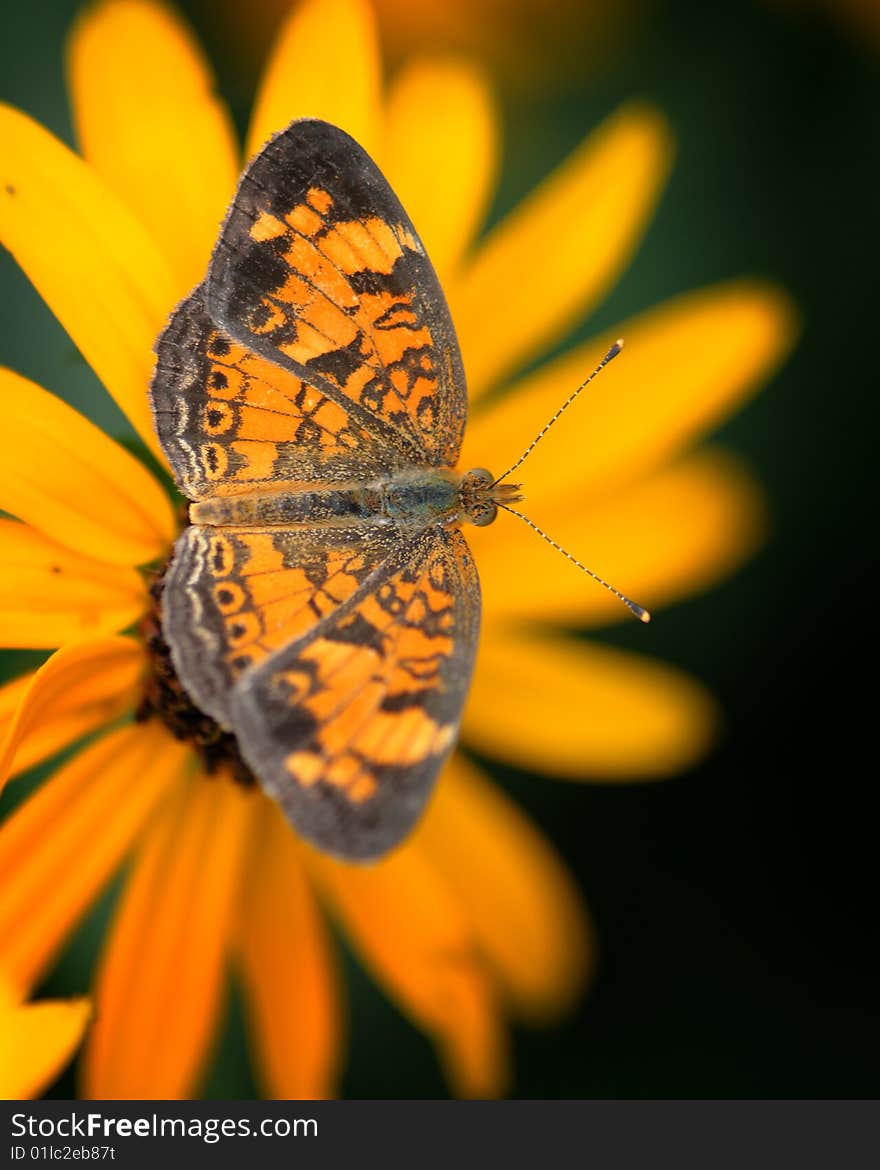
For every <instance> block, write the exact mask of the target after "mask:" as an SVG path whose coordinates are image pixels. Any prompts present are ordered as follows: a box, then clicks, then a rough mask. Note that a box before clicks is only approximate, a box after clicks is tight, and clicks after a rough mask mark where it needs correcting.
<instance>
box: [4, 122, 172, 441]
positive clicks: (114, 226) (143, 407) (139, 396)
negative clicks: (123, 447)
mask: <svg viewBox="0 0 880 1170" xmlns="http://www.w3.org/2000/svg"><path fill="white" fill-rule="evenodd" d="M0 242H2V243H3V244H4V245H5V246H6V247H7V248H8V249H9V251H10V252H11V253H12V255H13V256H14V257H15V259H16V260H17V261H18V263H19V264H20V265H21V267H22V268H23V269H24V271H25V272H26V273H27V275H28V277H29V278H30V279H31V281H32V283H33V284H34V286H35V287H36V289H37V291H38V292H39V293H40V295H41V296H42V297H43V299H44V300H45V301H46V303H47V305H48V306H49V308H50V309H51V310H52V312H53V313H54V314H55V316H56V317H57V318H58V320H59V321H60V322H61V324H62V325H63V326H64V328H65V329H66V330H67V332H68V333H69V334H70V336H71V338H72V339H73V341H74V342H75V344H76V345H77V347H78V348H79V350H80V352H81V353H82V355H83V357H84V358H85V359H86V361H87V362H88V363H89V365H90V366H91V367H92V369H93V370H94V371H95V373H96V374H97V375H98V377H99V378H100V379H101V381H102V382H103V383H104V385H105V386H106V387H107V389H108V390H109V391H110V393H111V394H112V395H113V397H114V398H115V399H116V401H117V402H118V403H119V405H120V407H121V408H122V410H123V411H124V412H125V413H126V414H127V415H128V417H129V419H130V420H131V423H132V425H133V426H134V428H135V430H136V431H137V432H138V434H139V435H140V436H141V438H142V439H143V440H144V442H145V443H146V444H147V445H148V446H149V447H150V448H151V449H152V450H153V451H154V452H155V453H156V455H157V456H158V457H159V458H162V455H161V451H160V449H159V444H158V440H157V439H156V434H155V431H154V430H153V423H152V418H151V415H150V406H149V402H148V401H147V384H148V383H149V380H150V371H151V369H152V366H153V354H152V347H153V342H154V341H155V340H156V336H157V334H158V333H159V330H160V329H161V328H162V326H163V325H164V323H165V319H166V318H167V316H168V313H169V312H170V310H171V309H172V307H173V306H174V301H175V298H176V290H177V289H178V282H177V281H175V280H174V278H173V276H172V274H171V272H170V270H169V269H168V267H167V265H166V263H165V260H164V259H163V257H162V255H161V254H160V252H159V250H158V248H157V247H156V245H155V244H154V243H153V241H152V239H151V238H150V236H149V235H148V233H147V231H146V229H145V228H143V227H142V226H141V224H140V223H139V222H138V221H137V220H136V219H135V217H134V216H133V215H132V213H131V212H130V211H129V210H128V209H127V208H126V207H125V206H124V204H123V203H122V202H121V201H120V200H119V198H118V197H117V196H116V195H115V194H113V192H111V191H110V190H109V189H108V188H107V187H106V185H105V184H104V182H103V180H101V179H100V178H99V177H98V175H96V174H95V172H94V171H93V170H92V168H91V167H89V166H88V165H87V164H86V163H84V162H83V161H82V160H81V159H79V158H77V156H76V155H75V154H73V152H72V151H70V150H68V149H67V147H66V146H63V145H62V143H60V142H59V141H58V140H57V138H54V137H53V136H52V135H51V134H50V133H49V132H48V131H47V130H44V129H43V127H42V126H40V125H39V124H38V123H37V122H34V121H33V120H32V119H31V118H28V117H27V115H26V114H22V113H20V112H19V111H18V110H15V109H12V108H11V107H10V106H4V105H0Z"/></svg>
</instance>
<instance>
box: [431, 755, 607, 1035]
mask: <svg viewBox="0 0 880 1170" xmlns="http://www.w3.org/2000/svg"><path fill="white" fill-rule="evenodd" d="M419 840H420V843H421V844H423V845H424V847H425V849H426V850H427V852H428V854H429V855H430V856H431V857H432V859H433V860H434V861H435V862H436V864H437V867H438V869H440V870H441V872H442V873H443V875H444V877H445V878H446V880H447V881H448V882H449V884H450V885H451V886H452V887H453V888H454V889H455V891H456V893H457V895H458V897H459V900H460V901H461V904H462V905H464V906H466V907H467V912H468V917H469V918H470V921H471V925H472V927H473V929H474V930H475V931H476V932H477V936H478V938H479V940H480V945H481V946H482V947H483V949H484V950H485V952H486V954H487V955H488V957H489V959H490V960H491V962H492V964H493V966H494V967H496V968H497V970H498V972H499V974H500V976H501V978H502V981H503V983H504V986H505V988H506V990H507V992H508V994H509V995H510V998H511V1000H512V1002H513V1004H514V1006H515V1007H516V1008H517V1009H518V1010H519V1011H520V1012H521V1013H522V1014H524V1015H526V1016H527V1017H528V1018H530V1019H532V1020H541V1019H544V1018H546V1017H548V1016H551V1015H556V1014H558V1013H559V1012H561V1011H562V1010H563V1009H565V1008H566V1007H569V1006H570V1005H571V1001H572V1000H573V999H574V998H575V996H576V995H577V994H578V993H579V992H580V991H581V990H582V988H583V985H584V983H585V981H586V977H587V975H588V972H589V967H590V965H591V961H592V955H593V950H594V944H593V939H592V932H591V930H590V928H589V924H588V921H587V917H586V908H585V907H584V905H583V903H582V902H581V899H580V897H579V895H578V892H577V890H576V889H575V887H574V884H573V882H572V880H571V878H570V877H569V876H568V874H567V873H566V871H565V868H564V866H563V865H562V863H561V862H560V860H559V858H558V857H557V856H556V854H555V853H554V851H553V850H552V848H551V847H550V845H549V843H548V842H547V841H546V840H545V839H544V837H542V836H541V834H540V833H539V832H538V831H537V830H536V829H535V828H534V827H533V826H532V825H531V824H530V823H529V821H528V820H526V818H525V817H524V816H523V815H522V813H521V812H520V811H519V810H518V809H517V808H516V806H515V805H514V804H513V803H512V802H511V801H510V800H508V799H507V798H506V797H505V796H504V795H503V794H502V793H501V791H500V790H499V789H498V788H496V787H495V786H494V785H492V784H490V783H489V782H488V780H486V779H485V778H484V776H483V774H482V773H481V772H480V771H479V770H478V769H477V768H476V767H475V766H474V765H473V764H471V763H470V762H469V761H467V760H466V759H465V758H464V757H463V756H461V755H456V756H454V757H453V758H452V759H451V760H450V762H449V764H448V765H447V767H446V769H445V771H444V773H443V777H442V780H441V782H440V783H439V784H438V785H437V794H436V796H435V798H434V801H433V803H432V804H431V808H430V810H429V812H428V815H427V816H426V817H425V820H424V823H423V825H422V827H421V829H420V837H419Z"/></svg>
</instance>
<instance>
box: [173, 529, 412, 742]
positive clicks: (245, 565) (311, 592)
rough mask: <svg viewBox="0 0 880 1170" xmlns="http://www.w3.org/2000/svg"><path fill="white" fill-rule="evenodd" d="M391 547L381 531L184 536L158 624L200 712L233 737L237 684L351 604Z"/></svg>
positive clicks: (391, 536) (390, 535) (390, 537)
mask: <svg viewBox="0 0 880 1170" xmlns="http://www.w3.org/2000/svg"><path fill="white" fill-rule="evenodd" d="M396 543H397V542H396V540H395V533H394V532H393V531H391V530H389V529H387V528H382V527H373V528H371V529H368V530H367V531H364V530H363V529H362V528H349V527H345V526H336V527H332V528H305V529H298V530H285V529H277V528H253V529H247V528H237V529H234V530H233V529H225V528H211V527H206V526H202V525H191V526H190V527H189V528H186V529H184V531H183V532H182V533H181V535H180V537H179V538H178V540H177V544H176V546H175V550H174V556H173V559H172V561H171V565H170V567H169V569H168V572H167V574H166V578H165V582H164V588H163V594H162V596H163V602H162V606H163V621H162V624H163V629H164V631H165V637H166V640H167V641H168V644H169V646H170V648H171V654H172V659H173V662H174V667H175V670H176V672H177V675H178V678H180V679H181V681H182V682H183V683H184V685H185V687H186V689H187V691H188V693H189V695H190V696H191V698H192V699H193V701H194V702H195V703H196V705H197V706H198V707H199V709H200V710H201V711H204V712H205V713H206V714H208V715H210V716H211V717H212V718H213V719H215V720H216V721H217V722H218V723H219V724H220V725H221V727H223V728H225V729H226V730H237V729H236V728H235V726H234V722H233V717H232V714H231V711H230V704H231V695H232V691H233V689H234V687H235V685H236V683H237V682H238V680H239V679H241V678H242V677H244V676H245V675H246V674H247V672H248V671H250V670H251V669H252V668H253V667H254V666H256V665H257V664H259V663H260V662H262V661H263V660H264V659H266V658H267V657H269V656H270V655H272V654H274V653H276V652H277V651H279V650H281V649H283V648H284V647H285V646H287V645H288V644H290V643H291V642H294V641H296V640H297V639H299V638H302V637H303V636H305V635H306V634H308V633H309V632H310V631H311V630H312V629H313V628H314V627H315V626H316V624H317V623H319V622H320V621H321V620H322V619H323V618H324V617H325V616H327V615H328V614H332V613H333V612H334V611H335V610H336V608H337V607H338V606H339V605H341V604H342V603H343V602H345V601H347V600H348V599H349V598H350V597H352V596H353V595H354V594H355V593H356V592H357V591H358V589H360V588H361V586H362V585H363V584H364V582H365V581H366V580H367V579H368V578H369V577H370V575H371V574H372V573H373V572H374V571H375V570H376V568H377V567H378V566H379V565H381V564H382V562H383V561H385V560H386V559H387V558H388V557H389V556H390V555H391V554H392V552H393V551H394V548H395V545H396Z"/></svg>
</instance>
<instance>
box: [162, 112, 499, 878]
mask: <svg viewBox="0 0 880 1170" xmlns="http://www.w3.org/2000/svg"><path fill="white" fill-rule="evenodd" d="M150 400H151V405H152V410H153V415H154V420H155V424H156V430H157V433H158V436H159V440H160V443H161V446H162V449H163V451H164V453H165V455H166V456H167V459H168V462H169V464H170V466H171V469H172V472H173V474H174V478H175V480H176V483H177V486H178V488H179V489H180V491H181V492H182V493H183V494H184V495H185V496H186V497H187V498H188V499H189V500H190V501H191V503H190V507H189V521H190V522H189V525H188V526H187V527H186V528H185V529H184V530H183V532H182V533H181V535H180V536H179V538H178V540H177V543H176V545H175V548H174V552H173V556H172V559H171V563H170V566H169V568H168V570H167V573H166V576H165V579H164V587H163V593H162V632H163V636H164V639H165V641H166V642H167V644H168V647H169V648H170V653H171V659H172V662H173V666H174V670H175V672H176V674H177V677H178V679H179V681H180V683H181V684H182V686H183V688H184V689H185V691H186V692H187V694H188V695H189V696H190V698H191V699H192V700H193V702H194V703H195V704H196V706H197V707H198V708H199V710H200V711H202V712H204V713H205V714H207V715H208V716H210V718H211V719H213V720H214V721H215V722H216V723H217V724H218V725H219V726H220V727H221V728H223V729H224V730H226V731H229V732H231V733H232V734H233V735H234V736H235V738H236V740H237V744H238V749H239V751H240V753H241V756H242V757H243V759H244V761H245V762H246V764H247V765H248V767H249V768H250V769H251V771H252V772H253V774H254V775H255V776H256V777H257V779H258V780H259V782H260V784H261V785H262V787H263V789H264V790H265V791H266V792H267V793H268V794H269V795H270V796H271V797H273V798H274V799H275V800H276V801H277V802H278V804H279V805H280V806H281V808H282V810H283V812H284V813H285V815H286V817H287V818H288V820H289V821H290V823H291V824H292V825H293V827H294V829H295V830H296V831H297V832H298V833H299V834H300V835H301V836H302V837H304V838H305V839H307V840H308V841H310V842H312V843H313V844H314V845H315V846H317V847H318V848H319V849H321V850H324V851H326V852H328V853H330V854H333V855H335V856H337V857H340V858H344V859H348V860H370V859H375V858H378V857H380V856H382V855H383V854H385V853H386V852H387V851H388V850H390V849H391V848H393V847H394V846H395V845H397V844H398V843H399V842H400V841H402V840H403V839H404V838H405V837H406V835H407V834H408V833H409V832H410V830H411V829H412V828H413V826H414V824H415V823H416V821H417V820H418V818H419V816H420V815H421V813H422V812H423V810H424V808H425V805H426V803H427V801H428V798H429V795H430V793H431V790H432V788H433V785H434V782H435V780H436V778H437V775H438V773H439V771H440V769H441V767H442V765H443V762H444V760H445V759H446V757H447V756H448V754H449V752H450V751H451V750H452V747H453V745H454V743H455V740H456V737H457V733H458V727H459V723H460V719H461V713H462V708H463V705H464V702H465V698H466V695H467V690H468V686H469V683H470V679H471V674H472V671H473V666H474V658H475V654H476V649H477V640H478V636H479V628H480V585H479V579H478V576H477V570H476V567H475V565H474V561H473V557H472V555H471V552H470V550H469V548H468V545H467V542H466V540H465V537H464V536H463V534H462V532H461V525H462V524H463V523H465V522H470V523H473V524H477V525H484V524H488V523H491V521H492V520H493V519H494V518H495V515H496V511H497V508H498V506H499V504H501V505H504V504H505V503H510V502H512V501H515V500H517V499H519V498H520V496H519V494H518V488H517V487H516V485H512V484H509V483H507V484H504V483H499V482H496V480H495V479H494V478H493V476H492V475H491V474H490V473H489V472H488V471H486V470H485V469H480V468H477V469H474V470H469V471H466V472H465V473H463V474H462V473H461V472H459V471H456V470H455V467H456V464H457V461H458V455H459V451H460V449H461V444H462V437H463V434H464V428H465V421H466V417H467V390H466V385H465V376H464V370H463V366H462V359H461V354H460V352H459V347H458V342H457V340H456V336H455V330H454V328H453V325H452V320H451V318H450V314H449V309H448V307H447V304H446V301H445V298H444V295H443V291H442V289H441V287H440V283H439V281H438V279H437V276H436V274H435V272H434V269H433V267H432V266H431V262H430V260H429V259H428V257H427V254H426V252H425V249H424V247H423V245H422V243H421V241H420V240H419V237H418V235H417V234H416V231H415V228H414V227H413V225H412V223H411V221H410V219H409V217H408V216H407V214H406V212H405V211H404V210H403V208H402V206H401V205H400V202H399V201H398V199H397V197H396V196H395V194H394V192H393V191H392V189H391V187H390V186H389V184H388V182H387V181H386V179H385V178H384V177H383V175H382V174H381V172H380V171H379V169H378V167H377V166H376V164H375V163H374V162H373V161H372V159H371V158H370V157H369V156H368V155H367V154H366V153H365V151H364V150H363V149H362V148H361V147H360V146H359V145H358V144H357V143H356V142H355V141H354V140H353V139H352V138H351V137H349V135H347V134H346V133H345V132H344V131H342V130H340V129H338V128H337V127H335V126H332V125H330V124H328V123H326V122H322V121H319V120H316V119H301V120H297V121H294V122H293V123H291V125H290V126H288V127H287V129H286V130H284V131H282V132H281V133H280V134H277V135H276V136H275V137H274V138H272V139H271V140H270V141H269V142H268V143H267V144H266V146H265V147H264V148H263V149H262V150H261V151H260V153H259V154H258V155H256V157H255V158H254V159H253V160H252V161H251V163H250V164H249V165H248V167H247V168H246V170H245V171H244V173H243V175H242V178H241V180H240V183H239V186H238V189H237V191H236V193H235V196H234V198H233V201H232V204H231V206H230V208H229V211H228V213H227V216H226V220H225V222H224V223H223V226H222V228H221V230H220V235H219V239H218V241H217V244H216V247H215V249H214V253H213V256H212V258H211V261H210V264H209V266H208V271H207V275H206V277H205V280H204V281H203V282H202V283H201V284H199V285H198V286H197V287H196V288H195V289H194V290H193V292H192V293H191V294H190V295H189V296H188V297H187V298H186V299H185V300H184V301H183V302H182V303H181V304H180V305H179V306H178V307H177V309H176V310H175V311H174V313H173V314H172V316H171V318H170V320H169V322H168V325H167V326H166V328H165V330H164V332H163V333H162V334H161V335H160V337H159V339H158V341H157V344H156V366H155V370H154V374H153V379H152V383H151V387H150Z"/></svg>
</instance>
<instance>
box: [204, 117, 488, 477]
mask: <svg viewBox="0 0 880 1170" xmlns="http://www.w3.org/2000/svg"><path fill="white" fill-rule="evenodd" d="M206 304H207V311H208V314H209V316H210V317H211V319H212V320H213V321H215V322H216V323H217V325H218V326H219V327H220V328H221V329H223V330H224V331H225V332H226V333H227V334H228V336H230V337H232V338H234V339H235V340H236V341H237V342H239V343H240V344H241V345H243V346H247V347H248V348H249V349H250V350H251V351H252V352H253V353H255V354H257V355H259V357H261V358H264V359H266V360H267V361H270V362H272V363H274V364H276V365H279V366H281V367H282V368H284V369H285V370H287V371H289V372H290V373H292V374H293V375H294V376H296V377H298V378H300V379H302V381H303V382H304V383H306V384H307V385H309V386H312V387H314V388H315V389H316V390H318V391H320V392H321V393H323V394H324V395H326V397H327V398H328V399H330V400H331V401H333V402H336V403H337V404H338V405H339V406H341V407H343V408H345V409H346V411H347V412H348V414H349V416H350V419H351V423H350V425H351V426H352V427H353V428H355V429H357V428H358V427H362V428H364V429H365V430H366V431H368V432H369V433H371V434H373V435H375V436H376V438H377V439H379V440H381V441H382V443H383V446H384V447H385V450H386V452H387V453H388V456H389V458H390V459H392V460H393V461H395V462H398V461H400V462H403V463H405V464H409V465H412V466H419V467H421V466H431V467H454V466H455V464H456V463H457V461H458V453H459V450H460V448H461V441H462V436H463V434H464V426H465V419H466V414H467V394H466V388H465V379H464V371H463V369H462V365H461V359H460V356H459V349H458V343H457V340H456V337H455V331H454V329H453V326H452V321H451V318H450V316H449V310H448V308H447V305H446V300H445V298H444V295H443V290H442V289H441V287H440V283H439V281H438V279H437V276H436V273H435V272H434V269H433V267H432V265H431V262H430V260H429V259H428V257H427V255H426V253H425V249H424V247H423V245H422V243H421V241H420V240H419V238H418V236H417V234H416V231H415V228H414V227H413V225H412V223H411V222H410V220H409V217H408V216H407V214H406V212H405V211H404V210H403V207H402V206H401V205H400V202H399V200H398V199H397V197H396V196H395V195H394V192H393V191H392V190H391V188H390V186H389V185H388V182H387V180H386V179H385V178H384V176H383V175H382V173H381V172H380V171H379V169H378V167H377V166H376V164H375V163H374V162H373V161H372V159H371V158H370V157H369V156H368V155H367V154H366V152H365V151H364V150H363V149H362V148H361V147H360V146H358V144H357V143H356V142H355V141H354V140H353V139H352V138H350V137H349V136H348V135H347V134H346V133H344V131H342V130H340V129H338V128H337V127H335V126H331V125H329V124H328V123H326V122H320V121H317V120H315V119H308V118H306V119H302V120H300V121H296V122H293V123H292V124H291V125H290V126H289V127H288V128H287V129H286V130H284V131H282V133H280V134H278V135H276V137H275V138H273V139H272V140H271V141H270V142H268V143H267V144H266V146H265V147H264V148H263V149H262V151H261V152H260V153H259V154H258V155H257V156H256V158H254V159H253V160H252V162H251V163H250V165H249V166H248V168H247V170H246V171H245V172H244V175H243V176H242V179H241V182H240V184H239V187H238V190H237V192H236V195H235V199H234V201H233V203H232V206H231V208H230V210H229V214H228V216H227V218H226V222H225V223H224V225H223V227H222V229H221V232H220V238H219V240H218V242H217V247H216V249H215V252H214V256H213V259H212V261H211V264H210V268H209V271H208V279H207V292H206Z"/></svg>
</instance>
